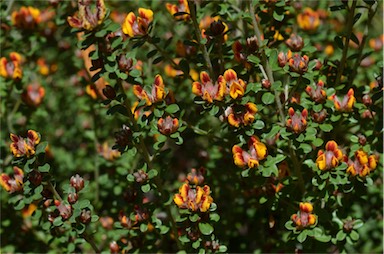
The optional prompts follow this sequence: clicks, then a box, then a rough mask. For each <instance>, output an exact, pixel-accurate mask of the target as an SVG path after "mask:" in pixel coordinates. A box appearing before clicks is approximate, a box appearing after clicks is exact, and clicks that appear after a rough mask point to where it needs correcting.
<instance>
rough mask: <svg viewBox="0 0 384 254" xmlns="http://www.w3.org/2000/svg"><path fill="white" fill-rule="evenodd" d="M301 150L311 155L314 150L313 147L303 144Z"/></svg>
mask: <svg viewBox="0 0 384 254" xmlns="http://www.w3.org/2000/svg"><path fill="white" fill-rule="evenodd" d="M299 148H301V149H302V150H303V152H304V153H306V154H307V153H310V152H311V151H312V150H313V149H312V146H310V145H308V144H306V143H301V144H300V146H299Z"/></svg>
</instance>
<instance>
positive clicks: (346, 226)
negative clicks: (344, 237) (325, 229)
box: [343, 219, 355, 232]
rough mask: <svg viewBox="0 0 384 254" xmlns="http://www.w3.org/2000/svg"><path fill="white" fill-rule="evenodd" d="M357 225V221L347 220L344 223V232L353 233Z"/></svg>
mask: <svg viewBox="0 0 384 254" xmlns="http://www.w3.org/2000/svg"><path fill="white" fill-rule="evenodd" d="M354 223H355V220H353V219H352V220H346V221H344V223H343V229H344V231H346V232H351V231H352V229H353V224H354Z"/></svg>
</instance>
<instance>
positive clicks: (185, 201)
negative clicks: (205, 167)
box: [173, 183, 213, 213]
mask: <svg viewBox="0 0 384 254" xmlns="http://www.w3.org/2000/svg"><path fill="white" fill-rule="evenodd" d="M210 193H211V190H210V188H209V186H208V185H204V187H200V186H197V187H196V188H193V187H191V186H190V185H189V184H188V183H184V184H183V185H182V186H181V187H180V188H179V193H178V194H175V195H174V197H173V202H175V204H176V205H177V206H178V207H179V208H180V209H189V210H190V211H192V212H196V211H200V212H203V213H204V212H207V211H208V209H209V208H210V207H211V204H212V203H213V198H212V197H211V196H210Z"/></svg>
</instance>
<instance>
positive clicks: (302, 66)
mask: <svg viewBox="0 0 384 254" xmlns="http://www.w3.org/2000/svg"><path fill="white" fill-rule="evenodd" d="M288 58H289V59H288V65H289V69H290V70H291V71H293V72H296V73H299V74H303V73H304V72H306V71H307V70H308V62H309V58H308V56H306V55H304V56H301V55H299V54H297V53H296V54H294V55H293V56H292V57H290V54H289V56H288Z"/></svg>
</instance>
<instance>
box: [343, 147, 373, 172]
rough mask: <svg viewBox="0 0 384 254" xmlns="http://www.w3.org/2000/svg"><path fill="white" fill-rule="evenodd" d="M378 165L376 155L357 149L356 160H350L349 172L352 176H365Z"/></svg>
mask: <svg viewBox="0 0 384 254" xmlns="http://www.w3.org/2000/svg"><path fill="white" fill-rule="evenodd" d="M376 167H377V160H376V156H375V155H370V156H368V154H367V153H366V152H364V151H363V150H361V149H360V150H357V151H356V152H355V160H354V161H352V160H349V162H348V168H347V173H349V174H351V175H352V176H356V175H359V176H360V177H365V176H366V175H368V174H369V173H371V172H372V171H373V170H375V168H376Z"/></svg>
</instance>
